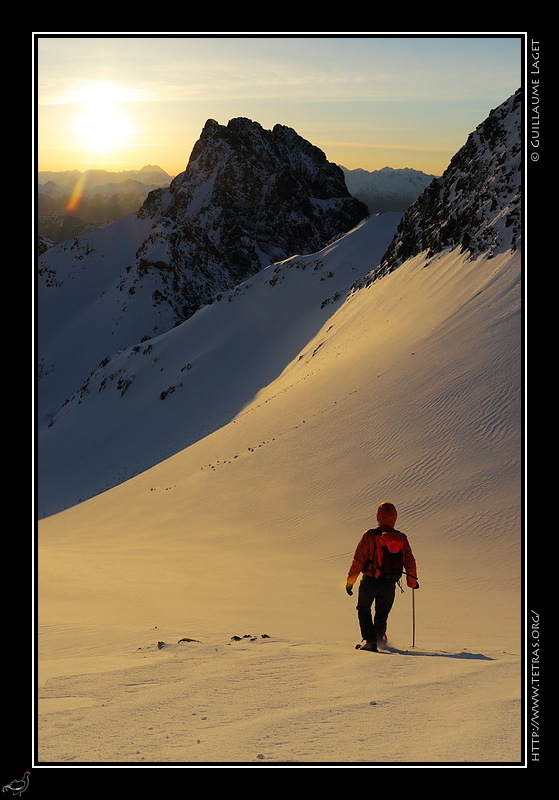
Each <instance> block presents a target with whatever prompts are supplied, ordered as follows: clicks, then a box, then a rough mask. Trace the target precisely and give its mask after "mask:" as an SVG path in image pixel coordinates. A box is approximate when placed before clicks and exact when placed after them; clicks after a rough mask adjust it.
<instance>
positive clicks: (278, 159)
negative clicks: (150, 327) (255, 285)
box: [139, 117, 368, 318]
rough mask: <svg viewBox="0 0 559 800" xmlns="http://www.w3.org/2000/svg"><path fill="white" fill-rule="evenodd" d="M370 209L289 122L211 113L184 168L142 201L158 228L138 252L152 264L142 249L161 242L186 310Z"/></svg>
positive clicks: (310, 247)
mask: <svg viewBox="0 0 559 800" xmlns="http://www.w3.org/2000/svg"><path fill="white" fill-rule="evenodd" d="M367 216H368V210H367V208H366V206H365V205H364V204H363V203H361V202H360V201H358V200H356V199H355V198H353V197H352V196H351V195H350V194H349V191H348V189H347V187H346V185H345V179H344V175H343V172H342V170H341V169H340V168H339V167H338V166H337V165H335V164H332V163H330V162H328V161H327V159H326V156H325V155H324V153H323V152H322V151H321V150H320V149H319V148H318V147H315V146H313V145H311V144H310V143H309V142H307V141H306V140H304V139H303V138H302V137H301V136H299V135H298V134H297V133H296V132H295V131H294V130H293V129H291V128H288V127H286V126H283V125H276V126H274V128H273V130H271V131H268V130H265V129H264V128H263V127H262V126H261V125H260V124H259V123H257V122H252V121H251V120H248V119H246V118H243V117H239V118H236V119H233V120H230V122H229V123H228V125H226V126H223V125H219V124H218V123H217V122H216V121H215V120H211V119H210V120H208V121H207V122H206V124H205V126H204V128H203V130H202V133H201V136H200V139H199V140H198V142H197V143H196V144H195V146H194V148H193V150H192V153H191V156H190V159H189V162H188V165H187V168H186V170H185V171H184V172H183V173H181V174H180V175H178V176H177V177H176V178H175V179H174V180H173V181H172V182H171V184H170V186H169V187H168V188H167V189H159V190H155V191H153V192H151V193H150V194H149V195H148V197H147V198H146V200H145V202H144V204H143V206H142V208H141V209H140V211H139V217H140V218H144V219H145V218H151V219H153V221H154V223H156V224H158V225H159V229H158V231H157V232H155V233H154V234H153V235H152V236H151V237H150V238H149V241H146V242H145V243H144V245H143V246H142V247H141V248H140V250H139V257H140V259H141V263H142V267H143V269H144V270H145V269H150V268H152V267H153V268H157V265H156V264H155V263H154V260H153V258H151V259H150V257H149V256H148V253H149V252H153V251H154V249H157V250H159V255H158V262H159V267H161V262H163V263H164V264H166V265H167V268H168V269H170V271H171V273H172V274H173V276H174V278H175V279H176V281H178V284H179V295H180V296H181V297H182V298H183V299H184V301H185V302H184V307H183V309H182V311H180V310H179V309H178V308H177V309H176V311H177V315H178V316H179V317H180V316H182V318H186V317H188V316H189V314H190V313H192V312H193V311H194V310H196V308H198V307H199V306H200V305H201V304H202V303H204V302H207V301H208V300H209V299H210V298H211V297H212V296H213V295H214V294H216V292H218V291H222V290H226V289H230V288H233V286H235V285H236V284H237V283H239V282H240V281H242V280H244V279H245V278H246V277H249V276H250V275H252V274H254V273H256V272H257V271H259V270H260V269H262V268H263V267H265V266H266V265H267V264H269V263H271V262H272V263H273V262H275V261H279V260H282V259H284V258H287V257H289V256H292V255H293V254H294V253H302V254H304V253H309V252H315V251H317V250H319V249H321V248H322V247H323V246H324V245H325V244H327V243H328V241H330V240H331V239H332V238H335V237H337V236H339V235H341V234H343V233H346V232H347V231H348V230H350V229H351V228H353V227H354V226H355V225H357V224H358V223H359V222H361V221H362V220H363V219H364V218H365V217H367ZM170 302H173V301H172V299H170Z"/></svg>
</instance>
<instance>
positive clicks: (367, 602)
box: [357, 575, 396, 642]
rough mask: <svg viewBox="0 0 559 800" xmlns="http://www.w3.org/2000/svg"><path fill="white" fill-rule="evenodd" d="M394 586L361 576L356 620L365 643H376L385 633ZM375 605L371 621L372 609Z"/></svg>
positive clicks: (385, 581)
mask: <svg viewBox="0 0 559 800" xmlns="http://www.w3.org/2000/svg"><path fill="white" fill-rule="evenodd" d="M395 594H396V584H395V583H394V581H391V580H379V579H378V578H371V577H370V576H369V575H363V576H362V578H361V582H360V584H359V594H358V596H357V619H358V620H359V627H360V629H361V638H362V639H364V640H365V641H366V642H376V641H377V640H379V639H381V638H382V637H383V636H384V634H385V633H386V623H387V620H388V615H389V614H390V609H391V608H392V604H393V603H394V596H395ZM373 603H374V604H375V618H374V621H373V615H372V607H373Z"/></svg>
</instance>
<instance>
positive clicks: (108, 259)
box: [39, 103, 518, 514]
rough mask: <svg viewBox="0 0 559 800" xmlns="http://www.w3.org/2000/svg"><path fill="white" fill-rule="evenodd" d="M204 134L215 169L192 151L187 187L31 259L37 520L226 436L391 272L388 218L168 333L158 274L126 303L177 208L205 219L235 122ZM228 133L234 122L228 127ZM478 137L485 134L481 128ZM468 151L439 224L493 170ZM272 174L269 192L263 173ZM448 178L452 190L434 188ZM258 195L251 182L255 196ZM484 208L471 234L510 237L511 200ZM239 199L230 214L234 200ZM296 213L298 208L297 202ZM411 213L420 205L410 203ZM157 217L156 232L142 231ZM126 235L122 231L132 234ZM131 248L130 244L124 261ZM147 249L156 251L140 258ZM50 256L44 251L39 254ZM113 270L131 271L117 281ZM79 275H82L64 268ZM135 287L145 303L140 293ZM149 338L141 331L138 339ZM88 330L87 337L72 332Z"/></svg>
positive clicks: (291, 261)
mask: <svg viewBox="0 0 559 800" xmlns="http://www.w3.org/2000/svg"><path fill="white" fill-rule="evenodd" d="M505 107H506V108H507V109H508V110H507V112H506V114H505V113H504V109H505ZM516 110H517V106H516V104H514V103H509V104H508V105H507V104H505V106H504V107H503V108H502V109H501V111H499V112H498V113H499V114H500V115H501V118H502V120H503V126H504V127H505V128H506V129H507V130H509V131H511V133H510V136H509V139H507V146H508V147H509V152H510V153H511V155H512V156H513V168H516V169H518V164H517V162H514V158H515V151H516V148H515V147H514V142H513V136H514V131H516V135H517V136H518V129H517V128H516V127H515V124H513V121H514V119H515V114H516ZM507 120H508V122H507ZM505 123H506V124H505ZM207 127H208V136H209V137H210V138H211V139H212V141H214V143H215V144H216V145H217V152H218V157H217V159H216V158H215V157H214V159H213V160H212V159H210V162H209V163H206V161H205V153H207V150H206V149H205V148H204V147H202V145H201V146H200V148H199V149H197V148H195V150H194V151H193V154H192V157H191V161H192V162H193V163H196V165H197V168H196V170H195V171H194V172H193V175H194V177H193V178H188V177H187V175H188V171H187V172H186V173H185V174H184V176H181V177H180V178H179V179H176V180H175V182H174V185H172V187H171V188H170V189H169V190H161V191H158V192H156V193H153V194H152V195H151V196H150V198H149V200H148V202H147V203H146V205H145V207H144V209H143V211H142V212H141V213H140V214H139V215H137V216H133V217H130V218H127V219H126V220H121V221H120V222H119V223H116V224H115V225H113V226H110V227H109V228H108V229H107V231H106V232H105V234H104V236H103V239H102V241H101V242H99V241H96V240H95V237H84V238H83V239H81V240H79V241H78V242H77V243H75V245H74V252H72V253H70V252H69V249H68V248H67V247H66V248H64V247H63V248H56V249H55V250H56V251H58V253H59V260H58V262H57V263H56V264H55V265H54V264H53V269H52V272H49V271H47V266H48V261H45V262H44V263H43V280H44V281H45V283H46V282H49V283H50V284H51V286H52V288H53V289H54V290H55V291H54V292H53V293H52V294H48V295H47V296H46V300H48V304H47V307H46V308H45V309H43V311H42V318H43V319H42V324H43V325H44V326H45V327H44V337H43V334H41V337H43V338H44V341H43V342H42V344H43V359H42V361H41V365H40V366H41V369H42V374H41V378H42V379H41V383H40V400H41V409H40V412H41V416H40V439H39V442H40V464H41V471H40V474H41V482H40V493H41V498H42V500H41V503H42V506H41V513H45V514H48V513H52V512H53V511H55V510H57V509H59V508H61V507H65V506H67V505H71V504H72V503H75V502H78V501H79V500H80V499H85V498H86V497H88V496H91V495H92V494H96V493H99V492H100V491H104V490H105V489H107V488H109V487H110V486H112V485H114V484H115V483H118V482H120V481H123V480H126V479H128V478H129V477H131V476H132V475H135V474H137V473H138V472H140V471H142V470H145V469H148V468H149V467H150V466H152V465H153V464H155V463H158V462H159V461H161V460H163V459H165V458H168V457H169V456H170V455H172V454H173V453H174V452H177V451H178V450H181V449H183V448H185V447H188V446H189V445H190V444H192V443H193V442H195V441H198V440H200V439H202V438H204V437H206V436H208V435H209V434H210V433H211V432H212V431H214V430H216V429H217V428H219V427H221V426H223V425H225V424H226V423H227V422H228V421H229V420H231V419H232V418H234V417H235V415H237V414H239V413H240V412H241V411H242V409H243V408H244V407H245V405H246V403H247V402H249V401H250V398H251V397H253V396H254V394H256V393H258V392H259V391H260V390H261V389H262V388H263V387H265V386H267V385H269V384H270V383H271V382H273V381H274V379H275V378H277V377H278V376H279V375H280V374H281V373H282V371H283V370H284V369H285V368H287V366H288V365H289V364H290V363H291V362H292V361H293V359H295V361H296V362H299V361H300V360H302V363H305V353H306V352H307V350H306V346H307V345H308V343H309V341H310V340H312V338H313V336H314V335H315V334H316V333H317V332H318V331H320V330H321V329H322V328H323V326H325V325H326V324H327V321H328V319H329V318H330V317H331V316H333V315H334V314H335V313H336V311H337V309H339V308H340V306H341V304H342V303H343V301H344V299H345V298H346V297H348V295H349V294H350V292H353V293H355V292H356V291H357V289H358V287H360V286H363V285H366V284H370V283H371V282H372V281H373V280H374V278H378V277H379V276H380V275H381V274H387V273H388V272H390V271H392V270H391V269H389V270H386V271H385V272H384V273H382V272H380V271H379V265H381V264H383V263H384V261H383V259H384V258H385V254H386V253H387V252H388V253H390V243H391V241H392V239H393V237H394V235H395V233H396V231H397V228H398V223H399V222H400V218H401V215H399V214H392V215H391V214H385V215H381V216H376V217H371V218H369V219H368V220H367V221H364V222H362V223H361V224H360V225H359V226H357V227H356V228H355V229H353V230H352V231H351V232H350V233H348V234H346V235H345V236H343V237H341V238H338V239H337V240H336V241H335V242H334V243H332V244H330V245H328V246H327V247H326V248H324V249H322V250H318V251H317V252H315V253H309V254H307V255H300V256H293V255H292V256H291V258H288V259H286V260H284V261H280V262H277V263H276V264H272V265H270V266H268V267H266V268H265V269H263V270H262V271H260V272H257V273H256V274H255V275H253V276H252V277H251V278H250V279H248V280H245V281H244V282H242V283H237V286H236V287H235V288H230V289H227V290H225V291H219V292H218V293H217V294H215V295H214V298H213V302H212V303H210V304H207V305H206V306H204V307H203V308H201V309H200V310H199V311H198V312H197V313H195V314H193V315H191V316H190V317H189V319H187V320H185V322H183V323H182V324H180V325H178V326H176V325H175V321H176V320H175V318H174V316H173V314H170V313H169V305H168V303H166V302H164V301H163V302H161V305H160V306H158V305H157V300H156V298H158V297H159V294H158V293H159V292H160V291H161V289H160V286H161V284H160V283H159V282H158V281H157V280H154V276H155V275H156V274H157V270H156V269H150V268H149V267H148V266H146V267H145V269H144V272H143V275H142V277H143V278H144V285H143V287H141V288H142V289H143V291H138V292H137V294H136V292H135V289H136V288H137V284H136V283H135V281H132V282H130V280H129V273H131V272H133V273H134V274H136V275H137V274H138V273H139V272H142V269H143V267H142V263H143V262H142V259H144V258H145V257H146V255H147V254H148V252H150V258H152V259H154V254H155V252H157V248H158V246H159V245H161V244H162V243H163V250H164V251H165V248H166V246H167V243H168V241H169V240H168V238H167V237H166V236H165V232H166V231H168V230H170V231H171V232H172V233H173V232H175V231H176V227H175V223H174V222H173V220H175V219H176V218H177V217H178V216H180V213H181V209H183V208H186V209H189V210H190V211H192V210H193V209H196V213H198V214H201V215H202V217H203V213H201V212H202V209H203V208H204V207H205V208H206V214H207V215H209V217H211V212H212V207H211V206H209V205H208V204H207V197H208V187H209V186H211V187H212V191H213V183H214V177H215V164H216V163H218V164H222V163H224V160H223V158H222V157H221V149H222V148H225V150H228V149H229V148H230V146H231V143H230V138H231V136H232V134H234V133H235V126H232V127H231V129H230V130H229V129H228V130H227V131H226V132H225V133H224V131H223V130H222V129H221V127H220V126H217V123H213V122H212V123H209V124H208V126H207ZM241 127H242V128H243V129H244V128H245V127H246V126H244V123H241ZM481 127H483V126H480V128H481ZM488 127H489V129H492V127H491V124H489V126H488ZM249 130H250V132H251V134H254V135H256V142H257V144H258V147H257V148H256V149H257V150H258V151H259V152H258V154H256V153H255V151H254V149H253V147H252V146H251V147H248V149H247V150H246V153H247V155H246V161H247V163H248V164H249V166H248V167H246V169H247V170H248V171H249V173H250V172H251V169H252V167H251V165H252V164H253V162H255V163H256V164H259V163H260V161H261V160H262V159H264V160H266V158H269V151H268V147H269V144H270V142H269V137H268V135H267V136H266V137H265V138H264V146H263V147H261V145H262V137H261V136H260V132H259V131H258V129H257V128H254V126H252V125H251V126H249ZM478 131H479V129H478ZM278 133H279V137H280V139H282V138H283V140H284V141H285V143H286V152H290V151H291V146H290V145H289V146H288V145H287V142H289V140H290V139H291V138H292V137H293V136H295V137H296V134H294V132H291V131H290V130H289V129H281V131H279V132H278ZM216 140H217V141H216ZM250 141H251V139H250V136H249V142H250ZM492 142H493V144H494V158H495V159H496V160H497V161H496V163H498V164H500V165H502V163H503V159H502V152H503V150H502V141H501V139H500V138H498V139H493V140H492ZM243 147H244V145H243ZM309 147H310V148H311V155H313V150H312V146H309ZM476 147H477V148H478V149H479V151H480V152H479V153H476V149H475V148H476ZM466 151H467V154H468V157H467V158H466V157H464V155H463V154H462V155H461V154H460V153H459V154H457V156H456V157H455V159H454V160H453V164H452V165H451V166H452V169H451V170H450V172H449V173H448V176H446V177H445V176H443V178H441V179H440V186H441V189H440V191H441V194H442V196H443V197H447V198H451V199H448V202H449V204H450V205H449V206H445V205H444V204H443V203H441V205H440V213H441V215H442V213H443V209H445V208H446V213H447V214H451V213H453V210H454V209H456V208H466V209H471V208H472V207H474V206H475V203H476V199H478V198H479V197H480V194H479V192H478V189H479V182H472V179H471V176H469V175H468V173H467V168H468V165H474V164H477V163H478V161H479V160H480V159H481V161H482V162H483V164H484V171H485V174H486V175H491V174H492V165H491V152H492V150H491V147H490V146H489V145H488V140H487V136H485V135H484V136H480V135H479V133H476V138H475V139H474V140H472V137H470V139H469V140H468V143H467V145H466ZM237 152H238V151H237ZM297 152H298V155H297V160H298V162H299V166H300V171H301V174H305V169H308V167H307V162H308V155H309V154H308V153H307V151H306V149H305V148H302V150H298V151H297ZM214 156H215V151H214ZM243 163H244V162H242V161H239V162H238V163H236V165H235V169H233V172H234V174H235V175H236V176H238V175H239V173H240V172H241V171H242V169H244V167H242V164H243ZM515 163H516V167H514V164H515ZM457 164H462V169H463V170H465V172H464V174H463V175H462V178H460V176H459V175H458V174H457V166H456V165H457ZM449 169H450V168H449ZM310 171H311V172H312V168H311V170H310ZM504 174H505V175H507V176H508V177H507V180H506V182H505V183H506V185H508V184H509V183H510V184H511V185H513V186H516V187H517V188H518V181H517V180H516V178H515V176H514V175H513V174H511V173H509V172H507V171H506V170H505V171H504ZM274 176H275V177H274V179H273V180H274V181H275V182H277V173H274ZM447 178H448V180H449V181H450V183H451V186H452V190H449V189H447V185H446V180H447ZM308 180H309V181H310V177H309V178H308ZM330 180H334V183H335V184H336V181H337V176H336V175H334V177H333V178H331V176H328V178H327V179H326V180H325V184H326V185H328V182H329V181H330ZM233 185H235V184H233ZM244 185H246V183H244V184H243V186H244ZM309 185H311V184H309ZM336 185H337V184H336ZM267 186H268V184H265V185H263V186H261V191H262V193H263V194H265V188H266V187H267ZM230 191H232V189H229V187H227V188H226V189H223V190H222V192H225V194H223V193H218V196H219V197H220V198H221V199H222V200H223V203H224V204H225V199H224V198H225V197H227V198H229V192H230ZM328 191H329V190H328V189H326V190H325V189H324V182H323V183H322V184H320V185H314V186H313V196H314V197H315V198H316V197H317V196H318V195H320V194H321V193H328ZM276 194H277V190H276ZM213 196H215V193H214V195H213ZM496 197H497V201H498V202H497V203H496V204H493V203H491V204H489V205H488V204H487V203H483V204H482V206H481V209H482V212H481V213H482V215H483V218H484V220H485V223H484V226H483V230H497V227H498V223H499V222H501V223H502V226H503V227H504V229H505V230H509V229H510V227H511V226H508V228H507V226H506V220H507V219H508V216H507V215H508V211H507V209H509V208H511V207H513V208H517V204H516V201H515V200H514V197H513V196H512V195H511V193H510V192H508V193H506V194H502V193H501V194H497V195H496ZM481 198H482V199H483V194H482V195H481ZM315 201H316V200H315ZM315 201H313V202H315ZM238 202H239V203H244V202H245V201H244V198H241V199H240V200H239V201H238ZM310 202H311V201H309V200H308V199H307V203H310ZM231 203H233V198H232V197H231ZM290 203H291V201H290ZM300 203H301V204H302V205H304V204H305V202H304V198H303V197H301V198H300ZM418 204H419V208H420V209H422V208H423V205H422V201H421V199H420V201H418ZM418 204H416V205H415V206H414V207H413V208H412V209H410V211H409V212H408V214H407V215H406V216H405V217H404V220H402V224H401V225H400V231H401V232H400V234H399V237H400V238H399V239H398V241H403V242H404V243H406V242H407V239H406V236H405V231H407V230H408V225H409V223H407V224H405V220H406V218H407V217H408V215H409V216H410V218H411V220H412V221H413V225H414V227H413V230H415V229H421V228H423V227H426V226H427V224H428V221H429V220H428V219H426V220H423V221H422V219H421V215H420V213H419V211H418ZM327 205H330V201H328V202H327ZM289 207H291V205H289ZM219 208H222V205H220V206H219ZM481 213H480V216H481ZM209 217H208V218H209ZM245 218H246V217H245ZM463 218H464V217H463ZM471 218H473V217H471ZM475 218H476V219H478V217H477V216H476V217H475ZM182 219H184V217H182ZM155 220H157V222H155V228H156V233H155V234H152V233H151V232H152V231H153V225H154V221H155ZM126 226H130V227H131V229H132V231H133V235H132V236H130V235H129V231H127V229H126ZM478 229H479V224H478V227H476V228H475V229H473V230H472V229H464V230H463V233H462V238H461V242H462V241H464V236H465V235H466V234H467V233H468V230H470V231H471V234H470V241H477V239H476V236H475V235H473V234H474V233H475V232H476V231H477V230H478ZM499 230H501V228H499ZM214 235H215V237H216V249H217V242H218V240H219V241H221V231H220V230H219V229H216V230H215V231H214ZM225 238H226V237H225ZM479 241H484V240H483V239H480V240H479ZM137 242H141V244H140V246H139V248H138V249H137V250H134V243H137ZM509 244H510V242H509ZM151 246H153V248H154V249H153V250H151V251H149V248H150V247H151ZM406 246H407V245H406ZM437 247H438V248H439V249H438V250H437ZM449 249H450V250H451V249H452V242H447V241H446V240H442V239H441V240H439V242H438V244H437V243H434V244H433V247H432V249H431V250H428V256H429V257H433V256H434V255H435V254H436V253H439V254H440V253H444V252H446V251H447V250H449ZM52 253H53V251H49V255H50V254H52ZM468 255H469V256H470V257H471V255H472V254H471V253H470V252H469V253H468ZM487 255H489V256H491V255H494V253H493V251H490V252H489V253H488V254H487ZM65 258H67V261H66V262H65V261H64V259H65ZM123 263H128V264H129V265H130V268H129V271H128V272H127V273H126V274H125V275H124V276H123V275H122V274H121V265H122V264H123ZM161 263H162V264H164V263H165V262H161ZM177 263H178V262H177ZM64 264H66V270H67V271H66V273H65V272H64V270H63V269H62V266H63V265H64ZM78 265H79V266H80V271H78V270H76V267H77V266H78ZM93 265H95V267H94V268H93ZM161 270H162V271H164V270H165V267H164V266H162V267H161ZM148 279H150V280H151V283H149V284H148V283H147V281H148ZM147 285H149V286H151V289H152V292H151V293H149V292H148V291H145V289H146V286H147ZM138 288H139V287H138ZM54 299H56V300H57V303H56V304H55V303H54V302H53V300H54ZM46 300H45V302H46ZM154 300H156V302H155V304H154ZM154 305H155V308H156V309H162V310H161V311H160V318H159V320H158V323H159V324H160V328H161V332H158V331H157V327H158V326H157V325H156V324H154ZM69 309H72V311H71V312H70V311H69ZM40 321H41V319H40ZM150 326H151V327H152V335H149V334H147V335H146V330H149V328H150ZM90 331H93V332H95V335H94V336H88V335H84V334H85V332H90ZM313 354H314V348H313Z"/></svg>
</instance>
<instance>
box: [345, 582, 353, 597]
mask: <svg viewBox="0 0 559 800" xmlns="http://www.w3.org/2000/svg"><path fill="white" fill-rule="evenodd" d="M345 590H346V592H347V593H348V594H349V595H351V594H353V584H352V583H346V585H345Z"/></svg>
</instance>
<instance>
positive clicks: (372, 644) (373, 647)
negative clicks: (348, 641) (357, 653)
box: [359, 642, 378, 653]
mask: <svg viewBox="0 0 559 800" xmlns="http://www.w3.org/2000/svg"><path fill="white" fill-rule="evenodd" d="M359 649H360V650H370V651H371V652H373V653H378V650H377V643H376V642H365V644H362V645H361V647H360V648H359Z"/></svg>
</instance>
